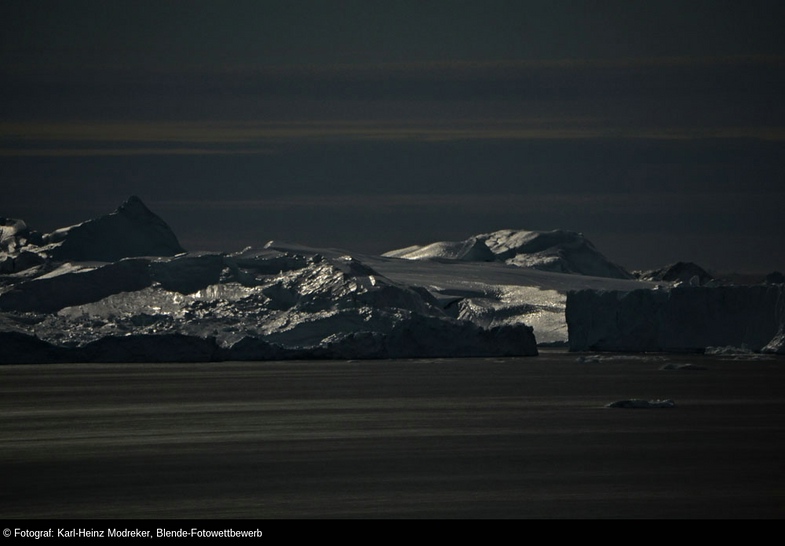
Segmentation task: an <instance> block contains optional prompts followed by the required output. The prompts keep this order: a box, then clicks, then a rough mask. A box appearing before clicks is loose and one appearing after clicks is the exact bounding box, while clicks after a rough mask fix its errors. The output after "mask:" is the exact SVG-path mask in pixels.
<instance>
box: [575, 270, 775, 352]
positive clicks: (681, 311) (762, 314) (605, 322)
mask: <svg viewBox="0 0 785 546" xmlns="http://www.w3.org/2000/svg"><path fill="white" fill-rule="evenodd" d="M566 320H567V328H568V335H569V347H570V350H572V351H630V352H699V353H703V352H706V349H707V347H728V346H731V347H746V348H747V349H748V350H749V351H754V352H760V351H766V352H774V353H777V352H781V351H782V338H783V336H782V332H783V324H785V285H750V286H716V287H699V286H675V287H672V288H667V289H659V290H633V291H629V292H621V291H598V290H579V291H574V292H569V293H568V294H567V304H566Z"/></svg>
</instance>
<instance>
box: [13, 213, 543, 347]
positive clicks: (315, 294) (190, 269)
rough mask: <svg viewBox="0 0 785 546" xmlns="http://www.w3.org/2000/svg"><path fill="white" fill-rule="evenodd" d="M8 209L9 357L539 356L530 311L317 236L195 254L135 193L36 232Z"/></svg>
mask: <svg viewBox="0 0 785 546" xmlns="http://www.w3.org/2000/svg"><path fill="white" fill-rule="evenodd" d="M30 233H31V232H30V231H29V230H28V229H27V226H26V225H25V224H24V223H23V222H21V221H8V220H4V221H3V231H2V245H3V246H2V252H3V255H2V260H3V261H2V263H7V262H8V261H9V260H10V261H12V262H13V263H15V264H16V263H17V260H19V258H20V256H23V255H24V254H25V253H30V254H32V255H35V256H37V257H38V259H36V260H32V261H31V263H32V265H31V266H30V267H26V268H21V270H20V268H19V267H18V266H16V265H15V266H14V267H8V268H7V269H8V270H9V271H8V272H7V273H6V270H4V273H6V274H5V275H3V277H2V284H0V344H2V347H3V351H2V352H1V353H0V362H6V363H8V362H52V361H55V362H56V361H90V362H107V361H111V362H120V361H210V360H268V359H286V358H404V357H437V356H438V357H450V356H525V355H535V354H537V347H536V341H535V337H534V334H533V332H532V328H531V327H530V326H528V325H526V324H525V323H523V322H521V321H517V322H516V321H510V322H501V323H491V322H490V321H486V322H482V321H471V320H466V318H465V317H463V316H460V315H461V314H460V313H454V312H453V311H452V310H445V308H444V306H443V305H442V303H443V302H440V301H439V300H438V299H437V298H436V297H434V296H433V295H432V294H431V292H429V291H428V290H426V289H423V288H421V287H418V286H410V285H407V284H402V283H399V282H395V281H393V280H391V279H389V278H387V277H386V276H385V275H383V274H381V273H379V272H378V271H376V270H374V269H373V268H372V267H371V266H369V265H367V264H365V263H363V262H362V261H360V260H358V259H356V258H354V257H352V256H349V255H339V254H337V253H330V252H328V253H327V255H323V254H320V253H318V252H313V251H310V250H308V249H306V248H304V247H303V248H297V247H293V248H291V249H287V250H277V249H275V248H272V246H273V245H272V244H271V245H268V246H267V247H265V248H262V249H246V250H244V251H242V252H238V253H234V254H222V253H207V252H193V253H184V252H182V248H180V246H179V244H178V243H177V239H176V237H175V236H174V234H173V233H172V232H171V230H170V229H169V228H168V226H167V225H166V224H165V223H164V222H163V221H162V220H161V219H160V218H158V217H157V216H155V215H154V214H152V213H151V212H149V210H148V209H147V208H146V207H145V206H144V205H143V204H142V202H141V201H140V200H138V199H136V198H132V199H130V200H129V201H127V202H126V203H124V204H123V205H122V206H121V207H120V208H119V209H118V210H117V211H115V212H114V213H112V214H110V215H107V216H105V217H101V218H98V219H96V220H91V221H88V222H85V223H83V224H79V225H78V226H72V227H70V228H65V229H62V230H57V231H56V232H54V234H48V235H43V236H41V237H31V236H30Z"/></svg>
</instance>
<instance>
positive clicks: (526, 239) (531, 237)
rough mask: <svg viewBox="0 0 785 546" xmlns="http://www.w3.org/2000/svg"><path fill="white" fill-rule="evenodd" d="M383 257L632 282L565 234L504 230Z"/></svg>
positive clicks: (580, 237)
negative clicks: (494, 265)
mask: <svg viewBox="0 0 785 546" xmlns="http://www.w3.org/2000/svg"><path fill="white" fill-rule="evenodd" d="M384 256H387V257H391V258H405V259H408V260H429V259H430V260H433V259H442V260H445V259H446V260H461V261H475V262H491V261H499V262H503V263H506V264H508V265H515V266H519V267H526V268H534V269H540V270H543V271H552V272H556V273H569V274H578V275H589V276H593V277H610V278H614V279H631V278H632V275H631V274H630V273H629V272H627V271H626V270H625V269H624V268H623V267H621V266H619V265H617V264H614V263H612V262H610V261H609V260H608V259H607V258H605V257H604V256H603V255H602V254H601V253H600V252H599V251H598V250H597V249H596V248H595V247H594V245H593V244H592V243H591V242H590V241H589V240H588V239H586V238H585V237H584V236H583V235H582V234H580V233H575V232H573V231H565V230H553V231H524V230H512V229H504V230H500V231H494V232H492V233H483V234H480V235H475V236H473V237H470V238H469V239H466V240H465V241H457V242H438V243H431V244H428V245H425V246H411V247H407V248H403V249H399V250H391V251H389V252H387V253H385V254H384Z"/></svg>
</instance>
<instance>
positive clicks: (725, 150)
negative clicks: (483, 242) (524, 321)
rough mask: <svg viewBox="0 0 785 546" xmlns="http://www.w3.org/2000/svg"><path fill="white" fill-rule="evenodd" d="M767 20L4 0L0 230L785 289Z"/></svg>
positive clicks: (748, 7)
mask: <svg viewBox="0 0 785 546" xmlns="http://www.w3.org/2000/svg"><path fill="white" fill-rule="evenodd" d="M784 15H785V4H783V3H781V2H774V1H750V2H744V3H741V2H733V1H723V0H712V1H703V0H694V1H691V2H671V1H663V2H643V1H634V0H627V1H624V2H622V1H616V0H607V1H604V2H593V1H592V2H590V1H585V2H581V1H575V2H551V1H548V2H546V1H542V2H539V1H531V2H520V1H488V2H464V1H460V0H454V1H450V2H407V1H401V2H369V1H365V2H310V1H301V2H283V1H281V2H278V1H265V2H258V1H252V2H251V1H249V2H243V1H238V2H231V3H225V2H202V1H198V0H194V1H187V2H185V1H184V2H178V1H172V2H155V3H153V2H149V3H148V2H144V1H140V0H137V1H135V2H125V1H115V2H89V1H83V0H74V1H72V2H42V1H38V2H36V1H34V0H28V1H26V2H18V1H14V0H9V1H7V2H3V3H2V5H0V51H1V52H2V56H0V119H2V120H3V121H2V122H0V182H1V183H2V188H3V193H2V203H1V204H2V207H1V208H2V210H0V213H2V214H4V215H10V216H17V217H22V218H25V219H27V220H28V221H29V222H30V223H31V225H33V226H34V227H39V228H41V229H53V228H55V227H59V226H61V225H66V224H69V223H74V222H78V221H81V220H84V219H86V218H89V217H92V216H95V215H98V214H102V213H105V212H107V211H109V210H112V209H114V208H115V207H116V206H117V205H118V204H119V203H120V202H121V201H123V200H124V199H125V198H126V197H127V196H128V195H131V194H138V195H141V196H142V198H143V199H144V200H145V201H146V202H148V204H150V206H151V207H153V208H154V209H159V210H160V212H161V213H162V215H163V216H164V217H166V219H167V220H169V221H170V222H171V223H172V225H173V227H175V229H176V231H177V232H178V234H179V235H180V237H181V238H182V239H183V241H184V243H185V244H186V246H187V247H190V248H218V249H232V248H237V247H238V246H240V247H241V246H245V245H246V244H256V245H258V244H262V243H263V242H264V241H266V240H268V239H272V238H279V239H288V240H292V241H296V242H302V243H306V244H314V245H318V244H328V245H332V246H344V247H349V248H357V249H360V250H366V251H383V250H387V249H390V248H393V247H396V246H406V245H408V244H412V243H422V242H428V241H429V240H436V239H460V238H464V237H466V236H468V235H471V234H472V233H475V232H480V231H491V230H495V229H501V228H523V229H554V228H566V229H574V230H577V231H583V232H584V233H586V234H587V235H588V236H589V237H590V238H591V239H593V240H595V242H597V243H598V244H599V245H600V247H601V249H602V250H605V251H607V252H608V254H609V255H610V256H611V257H612V258H614V259H617V260H618V261H620V262H621V263H623V264H624V265H627V266H629V267H643V266H646V267H654V266H658V265H662V264H663V263H664V262H666V261H674V258H675V259H681V260H691V259H692V260H698V261H700V260H704V261H705V265H706V266H708V267H714V268H719V269H740V268H747V269H749V268H760V269H764V270H765V269H773V268H780V269H785V262H784V261H783V260H785V256H783V253H782V251H781V250H779V249H781V248H783V247H785V246H784V245H783V243H785V241H783V240H782V238H783V235H782V234H783V233H785V225H784V224H783V220H782V214H780V213H779V211H780V210H782V208H783V206H785V202H784V196H783V194H782V190H781V184H782V181H783V180H784V179H785V164H783V162H782V157H785V154H784V153H783V152H785V150H784V149H783V147H785V103H783V101H782V99H781V97H782V96H785V43H783V42H785V41H783V40H782V39H781V29H780V25H781V21H782V20H783V19H785V17H783V16H784ZM668 241H671V242H670V243H668ZM603 244H604V245H606V246H605V247H603ZM741 260H743V261H741Z"/></svg>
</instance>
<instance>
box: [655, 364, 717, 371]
mask: <svg viewBox="0 0 785 546" xmlns="http://www.w3.org/2000/svg"><path fill="white" fill-rule="evenodd" d="M660 369H661V370H687V371H696V370H705V369H706V367H705V366H698V365H697V364H690V363H686V364H678V363H676V362H671V363H669V364H665V365H664V366H661V367H660Z"/></svg>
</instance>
